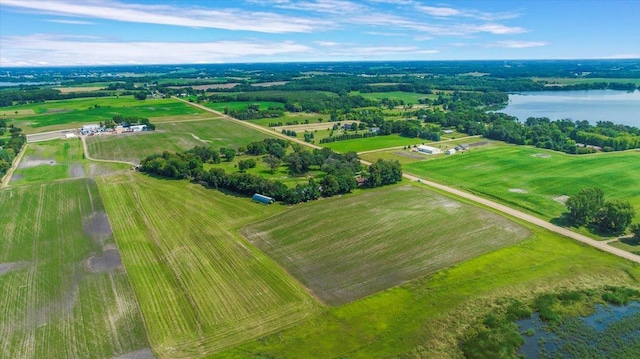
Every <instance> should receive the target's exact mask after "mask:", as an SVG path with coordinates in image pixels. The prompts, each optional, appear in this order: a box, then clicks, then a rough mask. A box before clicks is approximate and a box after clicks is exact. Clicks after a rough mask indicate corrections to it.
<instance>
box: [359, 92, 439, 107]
mask: <svg viewBox="0 0 640 359" xmlns="http://www.w3.org/2000/svg"><path fill="white" fill-rule="evenodd" d="M350 94H351V95H359V96H362V97H364V98H368V99H374V100H375V99H383V98H388V99H390V100H402V101H404V103H405V104H409V103H411V104H414V105H415V104H417V103H418V100H420V99H423V98H437V97H438V96H437V95H433V94H423V93H416V92H403V91H389V92H368V93H361V92H359V91H353V92H351V93H350Z"/></svg>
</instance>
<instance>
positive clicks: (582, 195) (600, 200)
mask: <svg viewBox="0 0 640 359" xmlns="http://www.w3.org/2000/svg"><path fill="white" fill-rule="evenodd" d="M603 205H604V191H603V190H602V189H600V188H597V187H589V188H584V189H582V190H581V191H580V192H578V193H577V194H576V195H574V196H572V197H571V198H569V199H568V200H567V209H569V219H570V220H571V222H572V223H573V224H575V225H583V224H588V223H592V222H593V221H595V220H596V219H597V216H598V213H599V212H600V209H601V208H602V207H603Z"/></svg>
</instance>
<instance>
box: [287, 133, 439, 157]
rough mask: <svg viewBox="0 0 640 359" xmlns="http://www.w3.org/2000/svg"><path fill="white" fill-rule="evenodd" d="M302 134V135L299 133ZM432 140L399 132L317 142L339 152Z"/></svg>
mask: <svg viewBox="0 0 640 359" xmlns="http://www.w3.org/2000/svg"><path fill="white" fill-rule="evenodd" d="M360 132H362V131H359V133H360ZM349 133H352V132H349ZM298 136H302V135H300V134H299V135H298ZM429 142H431V141H429V140H425V139H422V138H409V137H402V136H400V135H398V134H393V135H387V136H375V137H368V138H357V139H353V140H345V141H336V142H331V143H322V144H320V141H319V138H318V139H316V144H318V145H320V146H323V147H329V148H331V149H332V150H334V151H337V152H349V151H355V152H363V151H373V150H379V149H383V148H389V147H400V146H413V145H420V144H422V143H425V144H426V143H429Z"/></svg>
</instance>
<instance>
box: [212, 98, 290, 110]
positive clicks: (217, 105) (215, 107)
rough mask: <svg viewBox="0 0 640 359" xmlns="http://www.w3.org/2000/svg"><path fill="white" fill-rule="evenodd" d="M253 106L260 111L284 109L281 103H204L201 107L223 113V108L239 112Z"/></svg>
mask: <svg viewBox="0 0 640 359" xmlns="http://www.w3.org/2000/svg"><path fill="white" fill-rule="evenodd" d="M254 104H257V105H259V108H260V109H261V110H266V109H268V108H269V107H277V108H281V109H284V104H283V103H281V102H271V101H250V102H243V101H233V102H205V103H203V104H202V105H204V106H206V107H208V108H210V109H213V110H216V111H220V112H223V111H224V109H225V108H226V109H229V110H239V109H244V108H247V106H249V105H254Z"/></svg>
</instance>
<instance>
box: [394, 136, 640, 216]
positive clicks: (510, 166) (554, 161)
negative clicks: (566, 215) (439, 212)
mask: <svg viewBox="0 0 640 359" xmlns="http://www.w3.org/2000/svg"><path fill="white" fill-rule="evenodd" d="M404 170H405V171H406V172H409V173H413V174H416V175H418V176H422V177H424V178H429V179H432V180H434V181H437V182H441V183H446V184H450V185H453V186H456V187H459V188H462V189H465V190H468V191H471V192H474V193H479V194H482V195H485V196H488V197H491V198H494V199H498V200H500V201H502V202H505V203H508V204H511V205H515V206H517V207H520V208H524V209H526V210H528V211H530V212H533V213H536V214H538V215H541V216H542V217H543V218H546V219H552V218H557V217H559V216H560V215H561V214H562V213H563V212H565V211H566V207H565V206H564V204H563V203H562V202H563V201H564V200H566V198H567V197H563V196H571V195H573V194H575V193H577V192H578V191H580V190H581V189H582V188H585V187H600V188H602V189H603V190H604V192H605V196H606V198H609V199H613V198H619V199H625V200H628V201H630V202H631V203H632V204H633V205H634V206H635V208H636V212H637V215H636V220H638V219H640V176H638V173H640V151H627V152H618V153H599V154H595V155H582V156H576V155H567V154H564V153H559V152H553V151H547V150H542V149H537V148H533V147H524V146H499V147H487V148H478V149H473V150H471V151H470V152H468V153H465V154H462V155H458V154H456V155H453V156H440V157H438V158H434V159H433V160H430V161H422V162H416V163H413V164H409V165H406V166H404Z"/></svg>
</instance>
